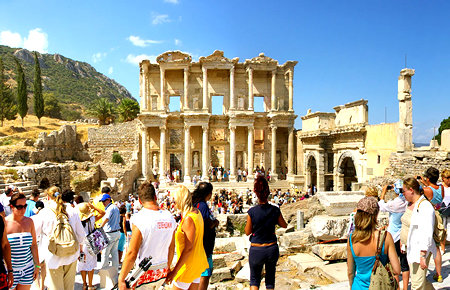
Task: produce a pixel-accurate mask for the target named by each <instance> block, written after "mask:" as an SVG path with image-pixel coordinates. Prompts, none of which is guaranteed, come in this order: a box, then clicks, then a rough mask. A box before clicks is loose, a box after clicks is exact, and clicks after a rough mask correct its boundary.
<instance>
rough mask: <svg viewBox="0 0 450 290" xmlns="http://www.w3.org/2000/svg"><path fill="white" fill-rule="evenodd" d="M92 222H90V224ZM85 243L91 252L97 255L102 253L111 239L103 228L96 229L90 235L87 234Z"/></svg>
mask: <svg viewBox="0 0 450 290" xmlns="http://www.w3.org/2000/svg"><path fill="white" fill-rule="evenodd" d="M90 226H91V223H90V222H89V226H88V227H90ZM85 244H86V246H87V249H88V251H89V253H90V254H91V255H93V256H96V255H97V254H98V253H100V252H101V251H102V250H103V249H104V248H106V246H108V244H109V239H108V237H107V236H106V233H105V231H104V230H103V228H98V229H94V230H93V231H92V232H90V233H89V235H87V236H86V240H85Z"/></svg>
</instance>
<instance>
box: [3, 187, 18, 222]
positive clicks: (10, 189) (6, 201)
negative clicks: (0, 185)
mask: <svg viewBox="0 0 450 290" xmlns="http://www.w3.org/2000/svg"><path fill="white" fill-rule="evenodd" d="M17 190H18V189H17V187H15V186H14V185H9V186H8V187H6V189H5V193H3V194H1V195H0V203H1V204H2V206H3V209H4V211H5V217H7V216H9V215H10V214H11V207H10V206H9V200H10V199H11V196H12V195H13V193H14V192H16V191H17Z"/></svg>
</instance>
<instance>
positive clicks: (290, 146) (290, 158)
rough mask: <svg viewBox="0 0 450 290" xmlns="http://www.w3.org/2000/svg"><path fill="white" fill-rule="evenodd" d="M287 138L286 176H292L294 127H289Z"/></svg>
mask: <svg viewBox="0 0 450 290" xmlns="http://www.w3.org/2000/svg"><path fill="white" fill-rule="evenodd" d="M288 131H289V137H288V176H289V177H290V176H292V175H294V158H295V156H294V154H295V152H294V127H289V129H288Z"/></svg>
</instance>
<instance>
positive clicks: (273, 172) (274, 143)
mask: <svg viewBox="0 0 450 290" xmlns="http://www.w3.org/2000/svg"><path fill="white" fill-rule="evenodd" d="M271 128H272V153H271V156H270V157H271V164H270V169H271V177H270V178H271V180H273V181H276V180H277V179H278V174H277V173H276V172H277V126H275V125H272V126H271Z"/></svg>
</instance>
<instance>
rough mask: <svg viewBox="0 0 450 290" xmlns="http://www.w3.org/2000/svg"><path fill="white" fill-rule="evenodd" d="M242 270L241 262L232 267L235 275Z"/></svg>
mask: <svg viewBox="0 0 450 290" xmlns="http://www.w3.org/2000/svg"><path fill="white" fill-rule="evenodd" d="M241 269H242V263H241V261H236V262H235V263H234V264H233V265H232V266H231V272H232V273H234V274H237V273H238V272H239V271H240V270H241Z"/></svg>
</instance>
